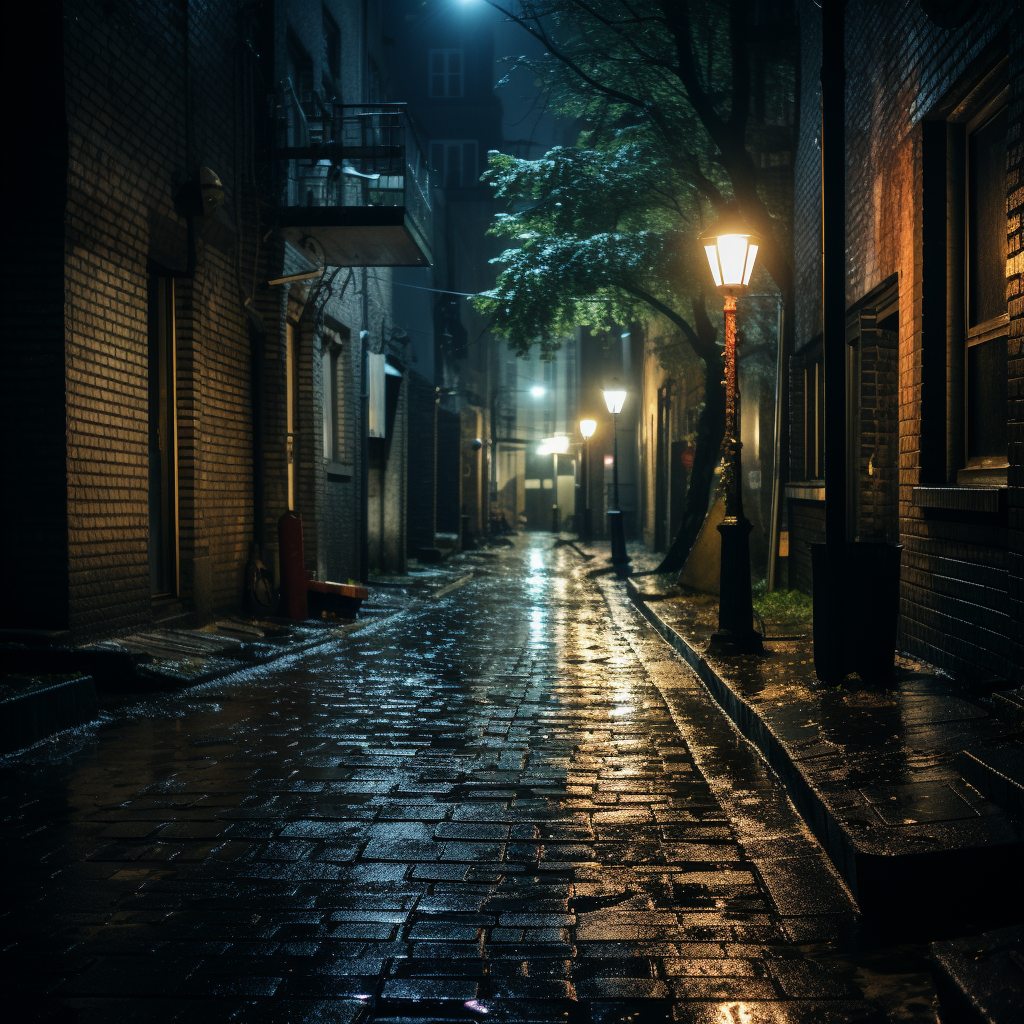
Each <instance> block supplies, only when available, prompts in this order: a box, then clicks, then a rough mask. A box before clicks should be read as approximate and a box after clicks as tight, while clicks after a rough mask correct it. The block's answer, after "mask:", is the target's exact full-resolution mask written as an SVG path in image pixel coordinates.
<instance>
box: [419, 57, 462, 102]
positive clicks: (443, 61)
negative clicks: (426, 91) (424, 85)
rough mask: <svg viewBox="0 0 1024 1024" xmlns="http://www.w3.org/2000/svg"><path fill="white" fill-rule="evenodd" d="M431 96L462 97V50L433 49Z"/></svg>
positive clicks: (432, 97) (437, 97) (435, 97)
mask: <svg viewBox="0 0 1024 1024" xmlns="http://www.w3.org/2000/svg"><path fill="white" fill-rule="evenodd" d="M428 59H429V62H430V98H431V99H460V98H461V97H462V91H463V84H462V83H463V75H462V64H463V61H462V51H461V50H431V51H430V55H429V58H428Z"/></svg>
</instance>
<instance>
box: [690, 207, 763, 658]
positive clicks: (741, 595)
mask: <svg viewBox="0 0 1024 1024" xmlns="http://www.w3.org/2000/svg"><path fill="white" fill-rule="evenodd" d="M700 241H701V244H702V245H703V246H704V252H705V253H707V257H708V263H709V264H710V266H711V276H712V277H713V278H714V279H715V286H716V287H717V288H718V291H719V293H720V294H721V295H722V296H723V297H724V299H725V440H724V442H723V447H724V449H725V452H724V455H725V480H724V483H725V519H723V521H722V522H721V523H720V524H719V526H718V532H719V533H720V534H721V535H722V560H721V573H720V581H719V591H718V632H717V633H714V634H713V635H712V639H714V640H718V641H722V642H725V643H729V644H734V645H737V646H739V647H742V648H745V649H748V650H750V649H755V650H760V649H761V637H760V634H759V633H757V631H756V630H755V629H754V600H753V593H752V591H751V587H750V530H751V526H750V522H749V521H748V520H747V519H746V518H745V517H744V515H743V496H742V493H741V486H740V484H741V479H742V477H741V459H740V449H741V448H742V447H743V446H742V444H741V443H740V392H739V388H738V387H737V386H736V298H737V296H738V295H742V294H743V293H744V292H745V291H746V290H747V286H748V285H749V283H750V275H751V274H752V273H753V272H754V260H755V258H756V257H757V249H758V245H759V244H760V242H761V239H760V238H759V237H758V236H757V235H755V234H753V233H752V232H750V231H748V230H747V229H746V228H745V227H744V226H743V225H742V224H740V223H739V222H738V221H736V220H734V219H731V218H729V217H725V218H723V219H722V220H721V221H719V222H718V223H717V224H716V225H715V226H714V228H713V229H712V230H711V231H708V232H707V233H706V234H704V235H703V236H702V237H701V240H700Z"/></svg>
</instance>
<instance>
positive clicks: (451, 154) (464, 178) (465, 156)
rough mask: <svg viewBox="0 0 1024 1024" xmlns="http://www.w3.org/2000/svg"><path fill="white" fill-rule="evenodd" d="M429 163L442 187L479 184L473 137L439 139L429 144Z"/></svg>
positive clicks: (470, 186) (466, 186) (461, 186)
mask: <svg viewBox="0 0 1024 1024" xmlns="http://www.w3.org/2000/svg"><path fill="white" fill-rule="evenodd" d="M430 164H431V168H432V169H433V171H434V173H435V174H437V175H438V179H437V180H438V181H440V183H441V184H442V186H443V187H444V188H473V187H474V186H476V185H478V184H479V180H480V168H479V166H478V164H477V145H476V140H475V139H441V140H437V141H435V142H431V144H430Z"/></svg>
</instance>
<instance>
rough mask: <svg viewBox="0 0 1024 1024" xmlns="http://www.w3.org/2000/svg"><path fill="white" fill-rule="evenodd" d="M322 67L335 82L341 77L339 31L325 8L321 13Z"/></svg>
mask: <svg viewBox="0 0 1024 1024" xmlns="http://www.w3.org/2000/svg"><path fill="white" fill-rule="evenodd" d="M322 16H323V39H324V66H325V67H326V68H327V70H328V71H329V72H330V74H331V77H332V78H333V79H335V80H337V79H339V78H340V77H341V29H340V28H338V23H337V22H336V21H335V20H334V19H333V18H332V17H331V15H330V12H329V11H328V10H327V8H326V7H324V8H323V11H322Z"/></svg>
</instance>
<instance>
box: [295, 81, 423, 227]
mask: <svg viewBox="0 0 1024 1024" xmlns="http://www.w3.org/2000/svg"><path fill="white" fill-rule="evenodd" d="M277 158H278V169H279V186H278V202H279V203H280V205H281V206H284V207H290V208H294V207H385V206H401V207H405V210H406V214H407V215H408V216H409V217H411V218H412V220H413V221H414V222H415V224H416V226H417V228H418V229H419V230H420V232H421V233H422V234H423V236H424V237H425V238H426V237H429V226H430V180H429V172H428V169H427V162H426V160H425V159H424V157H423V152H422V150H421V148H420V146H419V144H418V142H417V140H416V137H415V135H414V133H413V130H412V127H411V126H410V124H409V121H408V118H407V116H406V113H405V104H404V103H377V104H368V103H360V104H351V103H345V104H341V103H333V104H332V103H325V102H323V101H321V100H320V99H319V98H318V97H316V96H314V97H313V98H312V99H311V100H308V101H305V102H301V101H300V100H299V98H298V97H297V96H296V95H295V90H294V89H293V88H292V84H291V82H290V81H289V80H288V79H285V80H284V82H283V83H282V84H281V88H280V90H279V101H278V118H277Z"/></svg>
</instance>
